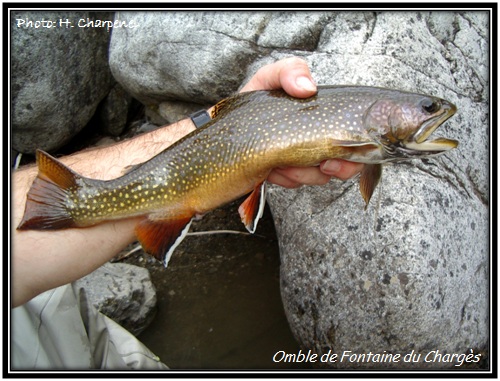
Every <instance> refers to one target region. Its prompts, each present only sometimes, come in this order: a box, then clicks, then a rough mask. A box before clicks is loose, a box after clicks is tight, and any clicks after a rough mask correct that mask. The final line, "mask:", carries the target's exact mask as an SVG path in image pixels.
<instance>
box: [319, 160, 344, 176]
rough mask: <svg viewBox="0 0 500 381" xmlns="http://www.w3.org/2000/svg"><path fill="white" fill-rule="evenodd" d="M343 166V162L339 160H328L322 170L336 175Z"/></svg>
mask: <svg viewBox="0 0 500 381" xmlns="http://www.w3.org/2000/svg"><path fill="white" fill-rule="evenodd" d="M341 168H342V164H340V163H339V161H338V160H327V161H325V163H324V164H323V167H322V168H321V170H322V171H323V172H326V173H327V174H333V175H335V174H337V173H338V172H339V171H340V169H341Z"/></svg>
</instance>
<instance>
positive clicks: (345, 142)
mask: <svg viewBox="0 0 500 381" xmlns="http://www.w3.org/2000/svg"><path fill="white" fill-rule="evenodd" d="M333 144H334V145H335V146H344V147H367V148H374V149H375V148H377V149H378V148H379V145H378V144H377V143H374V142H360V141H355V140H333Z"/></svg>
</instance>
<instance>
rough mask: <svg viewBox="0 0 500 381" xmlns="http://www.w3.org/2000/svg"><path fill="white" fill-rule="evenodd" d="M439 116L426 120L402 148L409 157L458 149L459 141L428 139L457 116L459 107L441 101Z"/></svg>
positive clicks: (440, 138)
mask: <svg viewBox="0 0 500 381" xmlns="http://www.w3.org/2000/svg"><path fill="white" fill-rule="evenodd" d="M441 103H442V104H441V109H440V112H439V114H438V115H435V116H433V117H432V118H430V119H428V120H426V121H425V122H424V123H422V125H421V126H420V128H419V129H418V130H417V132H415V133H414V134H413V135H412V136H411V137H410V139H409V141H406V142H404V143H403V147H400V150H401V151H404V152H405V153H406V154H408V155H436V154H439V153H442V152H446V151H449V150H451V149H453V148H456V147H458V141H456V140H453V139H446V138H442V137H439V138H435V139H428V138H429V136H430V135H431V134H432V133H433V132H434V131H435V130H436V129H437V128H438V127H439V126H440V125H441V124H443V123H444V122H445V121H446V120H448V119H449V118H450V117H452V116H453V114H455V112H456V111H457V107H456V106H455V105H454V104H453V103H450V102H448V101H445V100H441Z"/></svg>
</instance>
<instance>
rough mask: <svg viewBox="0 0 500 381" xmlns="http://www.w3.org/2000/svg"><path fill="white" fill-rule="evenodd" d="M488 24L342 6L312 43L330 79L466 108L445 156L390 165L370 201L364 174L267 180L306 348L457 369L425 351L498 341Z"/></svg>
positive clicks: (294, 318)
mask: <svg viewBox="0 0 500 381" xmlns="http://www.w3.org/2000/svg"><path fill="white" fill-rule="evenodd" d="M487 26H488V16H487V14H485V13H483V14H481V13H471V14H467V13H460V14H459V13H451V12H447V13H413V12H412V13H391V12H382V13H377V14H374V13H357V12H356V13H345V14H342V15H339V16H338V17H337V18H336V19H335V21H334V23H332V24H330V25H327V26H326V28H325V30H324V33H323V35H322V39H321V40H320V41H319V45H318V50H319V51H320V52H318V53H313V54H310V55H307V56H305V58H306V60H307V61H308V62H309V63H310V65H311V67H312V68H313V72H314V76H315V78H316V79H317V81H318V82H319V83H330V84H331V83H348V84H359V85H377V86H385V87H394V88H399V89H404V90H411V91H417V92H423V93H429V94H434V95H437V96H441V97H443V98H445V99H448V100H450V101H452V102H453V103H455V104H456V105H457V107H458V113H457V115H456V116H454V117H453V118H452V119H450V120H449V121H448V122H446V124H445V125H444V126H443V127H441V131H439V132H438V135H442V136H446V137H450V138H454V139H457V140H459V141H460V146H459V148H458V149H456V150H454V151H452V152H450V153H448V154H446V155H445V156H441V157H438V158H433V159H428V160H424V161H413V162H409V163H404V164H397V165H390V166H389V165H388V166H386V167H385V168H384V176H383V181H382V186H381V187H380V188H379V189H378V191H376V193H375V195H374V197H373V198H372V204H371V206H369V207H368V210H367V211H366V212H364V211H363V208H364V202H363V200H362V198H361V196H360V194H359V190H358V186H357V183H358V182H357V180H351V181H347V182H345V183H342V182H340V181H332V182H331V183H330V184H329V185H328V186H326V187H303V188H301V189H298V190H286V189H283V188H279V187H272V188H271V189H270V192H269V197H268V201H269V203H270V205H271V209H272V212H273V216H274V218H275V224H276V228H277V231H278V238H279V243H280V251H281V259H282V268H281V287H282V297H283V302H284V305H285V311H286V314H287V317H288V319H289V322H290V325H291V327H292V331H293V332H294V334H295V336H296V338H297V339H298V340H299V341H300V342H301V343H302V344H303V345H304V347H306V348H309V349H313V350H314V351H316V353H320V354H323V353H328V351H331V353H339V354H342V352H343V351H345V350H349V351H352V353H368V352H372V353H384V351H386V352H387V353H401V354H402V355H405V354H407V353H411V351H414V353H415V354H421V359H420V362H418V363H410V364H407V363H404V362H398V363H395V362H392V363H382V364H381V363H376V362H373V361H371V362H359V361H354V362H349V361H344V362H339V361H337V362H335V363H330V364H323V365H328V366H331V367H339V368H356V367H362V368H384V367H396V368H403V367H409V368H411V369H416V368H419V367H422V368H426V367H429V368H447V367H449V368H454V369H457V368H456V367H455V365H456V362H451V363H450V362H444V361H441V362H425V361H424V358H425V356H426V355H427V354H428V353H430V352H432V351H436V350H439V351H440V352H441V353H451V354H453V353H456V354H462V353H466V354H469V353H470V351H471V350H472V351H474V353H475V354H477V353H478V351H481V350H484V349H487V345H488V344H487V343H488V338H489V330H488V322H489V316H488V297H489V295H488V274H489V263H488V258H489V257H488V255H489V249H488V242H489V238H488V214H489V213H488V210H489V198H488V91H489V89H488V82H487V78H488V76H487V68H488V61H487V57H488V41H487V38H486V36H487ZM323 38H325V40H323ZM346 53H347V54H346ZM276 58H279V57H278V56H276ZM256 66H258V64H256ZM431 357H432V355H431ZM432 358H434V357H432ZM428 359H430V357H428Z"/></svg>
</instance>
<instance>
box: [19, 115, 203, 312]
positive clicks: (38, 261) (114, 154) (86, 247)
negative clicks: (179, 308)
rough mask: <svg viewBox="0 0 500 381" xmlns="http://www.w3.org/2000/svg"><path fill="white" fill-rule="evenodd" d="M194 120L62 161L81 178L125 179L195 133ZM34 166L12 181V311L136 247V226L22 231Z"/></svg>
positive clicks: (117, 224)
mask: <svg viewBox="0 0 500 381" xmlns="http://www.w3.org/2000/svg"><path fill="white" fill-rule="evenodd" d="M194 128H195V127H194V125H193V124H192V123H191V121H190V120H188V119H186V120H182V121H180V122H178V123H175V124H172V125H169V126H166V127H163V128H160V129H158V130H156V131H153V132H151V133H148V134H143V135H139V136H137V137H135V138H134V139H131V140H127V141H125V142H122V143H118V144H115V145H112V146H108V147H103V148H94V149H89V150H85V151H82V152H79V153H77V154H74V155H70V156H66V157H63V158H61V161H62V162H63V163H64V164H67V165H68V166H69V167H71V168H72V169H73V170H75V171H76V172H78V173H80V174H82V175H84V176H88V177H92V178H96V179H102V180H105V179H111V178H115V177H118V176H120V175H121V174H122V173H123V171H124V170H125V168H126V167H127V166H129V165H134V164H138V163H141V162H144V161H146V160H148V159H149V158H151V157H152V156H154V155H155V154H158V153H159V152H160V151H162V150H163V149H165V148H167V147H168V146H169V145H171V144H172V143H173V142H175V141H176V140H178V139H180V138H181V137H183V136H184V135H186V134H188V133H189V132H191V131H193V130H194ZM37 172H38V170H37V168H36V167H35V166H30V167H28V168H26V169H20V170H18V171H16V172H15V173H14V174H13V176H12V227H13V229H12V249H13V253H15V255H13V256H12V291H13V292H12V305H13V306H14V307H15V306H18V305H21V304H23V303H25V302H26V301H28V300H29V299H31V298H32V297H34V296H35V295H37V294H39V293H40V292H43V291H45V290H49V289H51V288H54V287H57V286H60V285H63V284H66V283H69V282H72V281H74V280H76V279H79V278H81V277H82V276H85V275H87V274H89V273H90V272H92V271H93V270H95V269H96V268H98V267H99V266H101V265H102V264H104V263H106V262H107V261H109V260H110V259H111V258H113V257H114V256H115V255H116V254H118V253H119V252H120V251H121V250H122V249H123V248H124V247H125V246H126V245H127V244H129V243H131V242H133V241H134V239H135V237H134V226H135V224H136V222H137V221H136V220H130V219H129V220H121V221H110V222H105V223H103V224H100V225H98V226H94V227H89V228H85V229H66V230H50V231H36V230H25V231H18V230H15V228H16V227H17V226H18V224H19V222H20V221H21V218H22V215H23V212H24V205H25V203H26V194H27V193H28V190H29V188H30V186H31V183H32V182H33V179H34V178H35V177H36V174H37Z"/></svg>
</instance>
